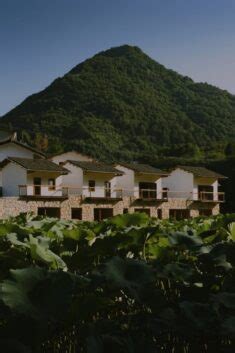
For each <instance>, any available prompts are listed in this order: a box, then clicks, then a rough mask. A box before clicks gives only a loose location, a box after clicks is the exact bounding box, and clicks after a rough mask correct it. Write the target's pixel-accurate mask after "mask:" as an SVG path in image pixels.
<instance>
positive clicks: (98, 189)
mask: <svg viewBox="0 0 235 353" xmlns="http://www.w3.org/2000/svg"><path fill="white" fill-rule="evenodd" d="M117 178H118V177H117ZM89 180H95V191H94V192H89V189H88V187H89V183H88V182H89ZM105 181H109V182H110V183H111V197H118V196H120V195H118V194H117V192H116V189H117V185H116V177H115V176H113V174H108V173H87V174H84V175H83V187H84V190H83V195H84V196H86V197H104V196H105V184H104V183H105ZM114 189H115V190H114Z"/></svg>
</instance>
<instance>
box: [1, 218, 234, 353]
mask: <svg viewBox="0 0 235 353" xmlns="http://www.w3.org/2000/svg"><path fill="white" fill-rule="evenodd" d="M0 282H1V284H0V306H1V311H0V351H1V352H3V353H80V352H88V353H122V352H123V353H155V352H156V353H157V352H163V353H204V352H205V353H206V352H210V353H217V352H219V353H220V352H221V353H229V352H231V353H232V352H235V215H219V216H217V217H211V218H198V219H193V220H185V221H174V222H173V221H169V220H164V221H160V220H158V219H153V218H149V217H148V216H147V215H146V214H144V213H136V214H132V215H131V214H125V215H122V216H116V217H114V218H112V219H109V220H105V221H103V222H101V223H96V222H91V223H90V222H89V223H88V222H75V221H64V220H57V219H52V218H38V217H37V218H35V217H34V218H33V216H31V215H28V216H26V215H21V216H19V217H18V218H15V219H10V220H6V221H1V222H0Z"/></svg>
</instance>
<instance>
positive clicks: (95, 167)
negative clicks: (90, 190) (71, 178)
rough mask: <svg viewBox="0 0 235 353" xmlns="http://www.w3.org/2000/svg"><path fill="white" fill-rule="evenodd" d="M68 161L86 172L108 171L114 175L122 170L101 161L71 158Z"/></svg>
mask: <svg viewBox="0 0 235 353" xmlns="http://www.w3.org/2000/svg"><path fill="white" fill-rule="evenodd" d="M68 162H69V163H71V164H73V165H75V166H77V167H79V168H81V169H83V170H84V171H87V172H97V173H110V174H115V175H122V174H123V172H122V171H120V170H118V169H116V168H114V167H113V166H112V165H109V164H105V163H101V162H89V161H71V160H68Z"/></svg>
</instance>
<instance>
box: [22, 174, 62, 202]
mask: <svg viewBox="0 0 235 353" xmlns="http://www.w3.org/2000/svg"><path fill="white" fill-rule="evenodd" d="M34 178H41V196H62V194H63V193H62V191H63V190H62V187H61V186H58V185H57V179H58V173H53V172H52V173H51V172H34V173H27V195H28V196H29V195H34ZM49 179H55V186H56V188H55V190H50V189H49V185H48V180H49Z"/></svg>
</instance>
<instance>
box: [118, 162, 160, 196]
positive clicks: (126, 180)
mask: <svg viewBox="0 0 235 353" xmlns="http://www.w3.org/2000/svg"><path fill="white" fill-rule="evenodd" d="M116 168H117V169H119V170H121V171H122V172H123V173H124V174H123V175H122V176H118V177H117V180H116V185H117V188H118V189H122V190H123V195H124V196H134V197H136V198H138V197H139V196H140V187H139V183H155V184H156V190H157V193H156V198H157V199H161V198H162V177H161V175H157V174H152V173H151V174H150V173H136V172H135V171H134V170H132V169H130V168H127V167H124V166H122V165H119V164H118V165H116ZM149 191H151V190H149Z"/></svg>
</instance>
